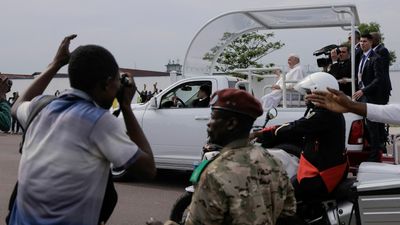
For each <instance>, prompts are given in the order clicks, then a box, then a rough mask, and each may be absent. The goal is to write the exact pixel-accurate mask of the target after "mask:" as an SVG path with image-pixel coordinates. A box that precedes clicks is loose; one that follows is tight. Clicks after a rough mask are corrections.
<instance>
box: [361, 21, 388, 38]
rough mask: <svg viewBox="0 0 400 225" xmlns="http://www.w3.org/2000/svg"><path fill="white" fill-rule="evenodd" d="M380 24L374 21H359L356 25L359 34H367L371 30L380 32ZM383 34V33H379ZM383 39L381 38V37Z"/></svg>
mask: <svg viewBox="0 0 400 225" xmlns="http://www.w3.org/2000/svg"><path fill="white" fill-rule="evenodd" d="M380 28H381V25H379V24H378V23H376V22H370V23H361V24H360V25H359V26H358V30H359V31H360V33H361V34H369V33H371V32H380V30H381V29H380ZM381 35H382V36H383V34H382V33H381ZM382 40H383V38H382Z"/></svg>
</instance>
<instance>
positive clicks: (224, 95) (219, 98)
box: [210, 88, 263, 119]
mask: <svg viewBox="0 0 400 225" xmlns="http://www.w3.org/2000/svg"><path fill="white" fill-rule="evenodd" d="M210 106H211V108H212V109H222V110H227V111H231V112H236V113H240V114H244V115H247V116H250V117H252V118H254V119H256V118H257V117H259V116H261V115H262V114H263V109H262V107H261V103H260V102H259V101H258V100H257V99H256V98H254V97H253V96H252V95H251V94H249V93H248V92H246V91H243V90H240V89H235V88H227V89H223V90H220V91H217V92H215V93H214V94H213V95H212V96H211V100H210Z"/></svg>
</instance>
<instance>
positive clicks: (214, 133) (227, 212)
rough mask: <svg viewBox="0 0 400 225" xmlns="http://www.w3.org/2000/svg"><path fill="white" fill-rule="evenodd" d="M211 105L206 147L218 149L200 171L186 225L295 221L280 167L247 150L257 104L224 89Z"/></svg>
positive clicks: (252, 149)
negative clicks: (284, 219)
mask: <svg viewBox="0 0 400 225" xmlns="http://www.w3.org/2000/svg"><path fill="white" fill-rule="evenodd" d="M210 105H211V108H212V112H211V119H210V121H209V122H208V124H207V126H208V129H207V132H208V135H209V137H210V139H209V141H210V143H213V144H217V145H220V146H221V147H223V148H222V150H221V151H220V154H219V155H218V156H217V157H216V158H215V159H214V160H213V161H211V162H210V163H209V164H208V166H207V167H206V168H205V169H204V170H203V171H202V173H201V176H200V178H199V180H198V183H197V184H196V189H195V192H194V195H193V198H192V202H191V204H190V206H189V215H188V217H187V219H186V222H185V224H190V225H191V224H196V225H200V224H204V225H206V224H207V225H208V224H209V225H211V224H212V225H216V224H241V225H243V224H263V225H269V224H271V225H272V224H275V223H276V221H277V219H278V217H281V216H291V215H294V214H295V210H296V200H295V197H294V192H293V187H292V185H291V184H290V181H289V179H288V176H287V174H286V171H285V170H284V168H283V167H282V164H281V162H280V161H279V160H278V159H276V158H274V157H272V156H271V155H270V154H269V153H268V152H267V151H265V150H264V149H263V148H261V147H257V146H253V145H251V144H249V132H250V130H251V128H252V125H253V123H254V120H255V119H256V118H257V117H259V116H260V115H262V112H263V111H262V108H261V104H260V102H259V101H258V100H256V99H255V98H254V97H253V96H251V95H250V94H249V93H247V92H245V91H242V90H238V89H224V90H221V91H218V92H216V93H214V95H213V96H212V98H211V101H210ZM150 224H156V223H150ZM166 224H174V223H171V221H168V222H167V223H166Z"/></svg>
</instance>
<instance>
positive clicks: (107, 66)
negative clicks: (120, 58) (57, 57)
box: [68, 45, 119, 91]
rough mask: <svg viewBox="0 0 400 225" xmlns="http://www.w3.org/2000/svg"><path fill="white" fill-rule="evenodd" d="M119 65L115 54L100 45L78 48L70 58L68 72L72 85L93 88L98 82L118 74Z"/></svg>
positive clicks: (79, 87) (77, 87)
mask: <svg viewBox="0 0 400 225" xmlns="http://www.w3.org/2000/svg"><path fill="white" fill-rule="evenodd" d="M118 71H119V67H118V64H117V61H116V60H115V58H114V56H113V55H112V54H111V53H110V52H109V51H108V50H107V49H105V48H103V47H101V46H98V45H84V46H79V47H78V48H76V49H75V50H74V51H73V52H72V53H71V57H70V59H69V66H68V74H69V80H70V83H71V87H73V88H76V89H80V90H83V91H89V90H92V89H93V88H94V87H95V86H96V84H97V83H99V82H104V83H105V82H106V81H107V79H109V78H110V77H114V76H116V75H117V73H118Z"/></svg>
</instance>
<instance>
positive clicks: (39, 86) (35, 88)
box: [12, 34, 77, 116]
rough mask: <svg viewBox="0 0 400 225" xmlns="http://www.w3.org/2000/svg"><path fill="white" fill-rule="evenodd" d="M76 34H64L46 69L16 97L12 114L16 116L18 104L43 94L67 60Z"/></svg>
mask: <svg viewBox="0 0 400 225" xmlns="http://www.w3.org/2000/svg"><path fill="white" fill-rule="evenodd" d="M76 36H77V35H76V34H72V35H69V36H66V37H65V38H64V39H63V41H62V42H61V44H60V46H59V47H58V50H57V53H56V56H55V57H54V59H53V61H52V62H51V63H50V64H49V66H48V67H47V69H46V70H45V71H43V72H42V73H41V74H40V75H39V76H38V77H37V78H35V79H34V81H33V82H32V84H31V85H30V86H29V87H28V88H27V89H26V91H25V92H24V93H23V94H22V95H21V97H19V98H18V99H17V101H16V102H15V103H14V105H13V107H12V114H13V115H14V116H16V114H17V109H18V106H19V105H20V104H21V103H22V102H24V101H30V100H32V99H33V98H34V97H36V96H38V95H41V94H43V91H44V90H45V89H46V87H47V85H49V83H50V81H51V79H53V77H54V75H56V74H57V71H58V70H59V69H60V68H61V67H63V66H64V65H66V64H67V63H68V60H69V56H70V53H69V44H70V42H71V40H72V39H74V38H75V37H76Z"/></svg>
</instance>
